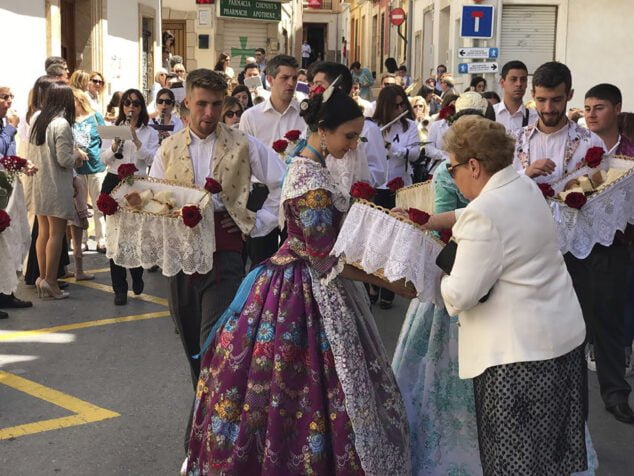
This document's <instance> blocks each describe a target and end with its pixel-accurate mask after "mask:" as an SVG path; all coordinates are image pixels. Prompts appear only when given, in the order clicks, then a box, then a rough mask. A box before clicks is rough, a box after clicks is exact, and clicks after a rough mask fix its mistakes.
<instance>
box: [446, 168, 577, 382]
mask: <svg viewBox="0 0 634 476" xmlns="http://www.w3.org/2000/svg"><path fill="white" fill-rule="evenodd" d="M452 231H453V236H454V239H455V241H456V242H457V243H458V249H457V252H456V259H455V262H454V265H453V269H452V270H451V274H450V275H448V276H445V277H443V278H442V282H441V292H442V296H443V299H444V301H445V305H446V306H447V312H448V313H449V314H450V315H452V316H455V315H456V314H457V315H458V316H459V319H460V327H459V338H458V347H459V373H460V377H461V378H473V377H476V376H478V375H480V374H481V373H482V372H484V370H486V369H487V368H489V367H492V366H495V365H502V364H510V363H514V362H527V361H539V360H547V359H553V358H556V357H559V356H561V355H564V354H566V353H567V352H570V351H571V350H573V349H575V348H576V347H578V346H579V345H581V343H582V342H583V341H584V339H585V334H586V333H585V324H584V321H583V315H582V313H581V306H580V305H579V301H578V299H577V295H576V294H575V291H574V289H573V286H572V279H571V278H570V275H569V274H568V271H567V269H566V264H565V263H564V259H563V256H562V254H561V252H560V250H559V234H558V232H557V229H556V226H555V222H554V221H553V217H552V213H551V211H550V208H549V207H548V205H547V203H546V201H545V200H544V197H543V195H542V193H541V191H540V190H539V189H538V188H537V186H536V185H535V183H534V182H533V181H532V180H530V179H528V177H526V176H524V175H519V174H518V173H517V172H516V171H515V170H513V168H512V167H511V166H508V167H506V168H504V169H503V170H500V171H499V172H497V173H496V174H494V175H493V176H492V177H491V178H490V179H489V181H488V182H487V184H486V185H485V186H484V188H483V189H482V191H481V192H480V194H479V195H478V197H476V198H475V199H474V200H472V201H471V202H470V203H469V204H468V205H467V206H466V207H465V208H464V209H463V211H462V213H461V214H460V216H459V218H458V219H457V221H456V224H455V225H454V226H453V228H452ZM489 290H490V291H491V292H490V295H489V298H488V300H487V301H486V302H484V303H480V302H479V300H480V298H482V297H483V296H484V295H485V294H486V293H487V292H488V291H489Z"/></svg>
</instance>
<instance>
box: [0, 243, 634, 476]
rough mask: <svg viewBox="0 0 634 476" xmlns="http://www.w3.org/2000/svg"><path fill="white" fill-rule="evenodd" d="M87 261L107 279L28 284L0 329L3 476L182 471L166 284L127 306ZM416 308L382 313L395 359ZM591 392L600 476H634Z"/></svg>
mask: <svg viewBox="0 0 634 476" xmlns="http://www.w3.org/2000/svg"><path fill="white" fill-rule="evenodd" d="M85 261H86V264H87V266H86V267H87V268H89V269H90V268H92V269H96V270H97V271H98V272H97V279H96V280H95V281H92V282H84V283H82V284H75V283H74V282H72V283H71V285H70V287H69V291H70V293H71V297H70V299H67V300H64V301H55V302H52V301H46V302H43V301H41V300H39V299H38V298H37V297H36V295H35V290H33V289H26V288H24V287H21V288H20V289H19V292H18V295H19V296H20V297H22V298H24V299H31V300H33V301H34V303H35V305H34V307H33V308H31V309H26V310H17V311H13V310H11V311H10V318H9V319H7V320H4V321H0V475H3V476H5V475H11V476H13V475H28V476H33V475H59V474H61V475H82V476H84V475H153V476H154V475H175V474H178V469H179V468H180V465H181V463H182V460H183V436H184V431H185V424H186V420H187V418H188V416H189V410H190V406H191V402H192V398H193V389H192V386H191V381H190V377H189V370H188V366H187V362H186V360H185V356H184V352H183V350H182V347H181V344H180V340H179V337H178V336H177V335H176V334H175V333H174V325H173V323H172V320H171V318H170V317H169V313H168V311H167V303H166V301H165V296H166V292H165V287H166V281H165V279H164V278H163V277H162V276H161V275H160V274H158V273H154V274H148V273H146V274H145V283H146V287H145V294H144V295H142V296H141V297H140V299H139V298H134V299H129V301H128V305H127V306H122V307H118V306H114V304H113V294H112V292H111V289H110V286H109V284H110V280H109V279H110V278H109V273H108V270H107V261H106V259H105V257H104V256H103V255H97V254H94V253H93V254H87V255H86V257H85ZM407 304H408V303H407V302H405V301H404V300H397V301H396V303H395V306H394V307H393V308H392V309H391V310H389V311H381V310H378V309H377V310H376V313H375V318H376V322H377V326H378V328H379V331H380V333H381V336H382V338H383V340H384V343H385V347H386V350H387V352H388V353H389V355H390V356H391V355H392V353H393V352H394V347H395V346H396V341H397V339H398V334H399V331H400V326H401V324H402V321H403V318H404V316H405V311H406V308H407ZM630 383H632V379H631V378H630ZM590 394H591V407H590V432H591V435H592V438H593V441H594V445H595V448H596V450H597V452H598V454H599V461H600V468H599V472H598V474H600V475H619V476H620V475H624V476H625V475H631V474H634V469H632V468H634V451H633V450H632V448H633V443H634V426H628V425H625V424H622V423H618V422H617V421H615V420H614V419H613V418H612V417H611V416H610V415H609V414H607V413H606V412H605V411H604V410H603V408H602V405H601V401H600V397H599V395H598V385H597V382H596V376H595V374H593V373H590Z"/></svg>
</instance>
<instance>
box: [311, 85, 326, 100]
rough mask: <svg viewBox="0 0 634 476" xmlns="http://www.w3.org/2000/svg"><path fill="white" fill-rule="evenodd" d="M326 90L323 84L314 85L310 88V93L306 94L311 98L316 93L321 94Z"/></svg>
mask: <svg viewBox="0 0 634 476" xmlns="http://www.w3.org/2000/svg"><path fill="white" fill-rule="evenodd" d="M325 90H326V88H324V87H323V86H316V87H314V88H313V89H311V90H310V93H309V94H308V97H309V98H311V99H312V98H313V96H315V95H317V94H323V93H324V91H325Z"/></svg>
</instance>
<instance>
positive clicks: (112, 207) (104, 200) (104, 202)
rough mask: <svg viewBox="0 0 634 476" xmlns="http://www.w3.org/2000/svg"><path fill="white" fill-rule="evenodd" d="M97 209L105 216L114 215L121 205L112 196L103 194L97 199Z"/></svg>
mask: <svg viewBox="0 0 634 476" xmlns="http://www.w3.org/2000/svg"><path fill="white" fill-rule="evenodd" d="M97 208H98V209H99V211H100V212H101V213H103V214H104V215H114V213H115V212H116V211H117V209H118V208H119V204H118V203H117V201H116V200H115V199H114V198H112V197H111V196H110V195H108V194H107V193H103V192H102V193H100V194H99V198H98V199H97Z"/></svg>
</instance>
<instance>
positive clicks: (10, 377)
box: [0, 370, 121, 440]
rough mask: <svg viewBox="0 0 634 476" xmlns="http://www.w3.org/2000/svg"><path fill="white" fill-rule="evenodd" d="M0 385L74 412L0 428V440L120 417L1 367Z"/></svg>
mask: <svg viewBox="0 0 634 476" xmlns="http://www.w3.org/2000/svg"><path fill="white" fill-rule="evenodd" d="M0 384H4V385H6V386H8V387H11V388H14V389H15V390H18V391H20V392H23V393H26V394H28V395H30V396H32V397H35V398H39V399H40V400H44V401H46V402H49V403H52V404H53V405H57V406H58V407H61V408H63V409H65V410H68V411H70V412H73V413H75V415H71V416H67V417H61V418H53V419H50V420H43V421H38V422H34V423H26V424H24V425H17V426H11V427H8V428H0V440H6V439H9V438H17V437H19V436H25V435H32V434H34V433H41V432H43V431H50V430H58V429H60V428H67V427H69V426H76V425H84V424H86V423H94V422H97V421H101V420H107V419H109V418H115V417H118V416H121V415H120V414H119V413H116V412H113V411H110V410H106V409H105V408H101V407H98V406H96V405H93V404H92V403H88V402H85V401H83V400H80V399H78V398H75V397H71V396H70V395H67V394H65V393H62V392H60V391H57V390H54V389H52V388H49V387H45V386H43V385H40V384H39V383H36V382H33V381H32V380H27V379H25V378H22V377H18V376H17V375H14V374H11V373H8V372H4V371H2V370H0Z"/></svg>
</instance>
